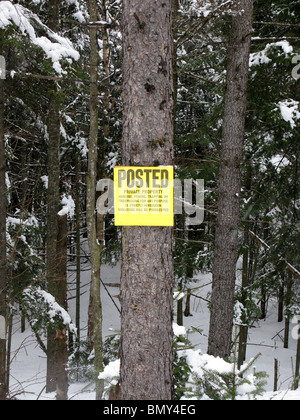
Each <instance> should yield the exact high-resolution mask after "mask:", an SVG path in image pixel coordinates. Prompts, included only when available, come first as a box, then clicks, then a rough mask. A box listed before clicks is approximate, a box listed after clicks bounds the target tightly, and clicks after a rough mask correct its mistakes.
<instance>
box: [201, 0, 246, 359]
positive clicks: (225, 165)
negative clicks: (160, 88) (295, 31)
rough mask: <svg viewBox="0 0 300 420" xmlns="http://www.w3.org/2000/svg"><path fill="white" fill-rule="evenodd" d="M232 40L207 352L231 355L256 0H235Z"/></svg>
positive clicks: (230, 42) (229, 52) (217, 354)
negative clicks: (242, 175) (253, 19)
mask: <svg viewBox="0 0 300 420" xmlns="http://www.w3.org/2000/svg"><path fill="white" fill-rule="evenodd" d="M233 8H234V9H235V11H236V12H237V13H236V14H235V15H234V17H233V18H232V28H231V34H230V40H229V51H228V65H227V86H226V87H227V89H226V94H225V110H224V121H223V139H222V149H221V156H220V173H219V198H218V217H217V228H216V238H215V257H214V267H213V285H212V305H211V319H210V332H209V345H208V353H209V354H212V355H215V356H219V357H222V358H224V359H226V358H228V356H229V355H230V352H231V343H232V324H233V308H234V289H235V279H236V262H237V246H238V226H239V215H240V192H241V164H242V160H243V145H244V131H245V130H244V129H245V113H246V102H247V95H246V92H247V81H248V67H249V54H250V43H251V30H252V14H253V0H240V1H239V0H235V1H234V2H233Z"/></svg>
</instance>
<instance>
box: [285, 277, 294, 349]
mask: <svg viewBox="0 0 300 420" xmlns="http://www.w3.org/2000/svg"><path fill="white" fill-rule="evenodd" d="M292 293H293V275H292V272H291V271H289V272H288V274H287V277H286V295H285V307H286V309H287V311H286V314H285V318H284V340H283V342H284V343H283V347H284V348H285V349H288V348H289V335H290V304H291V300H292Z"/></svg>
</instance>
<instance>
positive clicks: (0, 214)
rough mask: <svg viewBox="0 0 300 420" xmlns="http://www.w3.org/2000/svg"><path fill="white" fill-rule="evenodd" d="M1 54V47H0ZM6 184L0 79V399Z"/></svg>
mask: <svg viewBox="0 0 300 420" xmlns="http://www.w3.org/2000/svg"><path fill="white" fill-rule="evenodd" d="M0 54H1V48H0ZM6 288H7V269H6V184H5V141H4V80H2V79H1V80H0V400H5V398H6V391H7V389H6V377H7V376H6V328H7V315H8V314H7V299H6V295H7V289H6Z"/></svg>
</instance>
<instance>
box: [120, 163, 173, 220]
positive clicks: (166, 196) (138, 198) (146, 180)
mask: <svg viewBox="0 0 300 420" xmlns="http://www.w3.org/2000/svg"><path fill="white" fill-rule="evenodd" d="M173 180H174V168H173V167H171V166H166V167H160V166H159V167H127V166H118V167H116V168H115V169H114V185H115V189H114V191H115V192H114V195H115V197H114V198H115V225H116V226H174V182H173Z"/></svg>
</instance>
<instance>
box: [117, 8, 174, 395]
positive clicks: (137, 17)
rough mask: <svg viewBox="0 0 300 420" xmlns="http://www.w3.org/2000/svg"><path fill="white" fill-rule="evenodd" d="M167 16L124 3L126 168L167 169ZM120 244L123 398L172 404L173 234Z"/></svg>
mask: <svg viewBox="0 0 300 420" xmlns="http://www.w3.org/2000/svg"><path fill="white" fill-rule="evenodd" d="M171 17H172V1H171V0H167V1H165V0H163V1H162V0H155V1H153V0H152V1H148V0H147V1H144V2H139V1H137V0H129V1H126V2H124V3H123V37H124V39H123V52H124V54H123V78H124V82H123V104H124V110H123V139H122V149H123V150H122V151H123V164H124V165H126V166H128V165H129V166H134V165H136V166H153V165H172V164H173V126H172V121H173V98H172V93H173V81H172V18H171ZM161 138H164V139H165V141H164V143H163V144H160V143H158V142H155V140H157V139H161ZM122 241H123V257H122V261H123V266H122V278H121V304H122V313H121V376H120V385H121V399H123V400H131V399H139V400H144V399H159V400H161V399H166V400H170V399H171V397H172V382H173V379H172V361H173V356H172V335H173V333H172V305H173V302H172V300H173V299H172V292H173V255H172V252H173V249H172V230H171V229H170V228H167V227H126V228H123V240H122Z"/></svg>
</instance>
